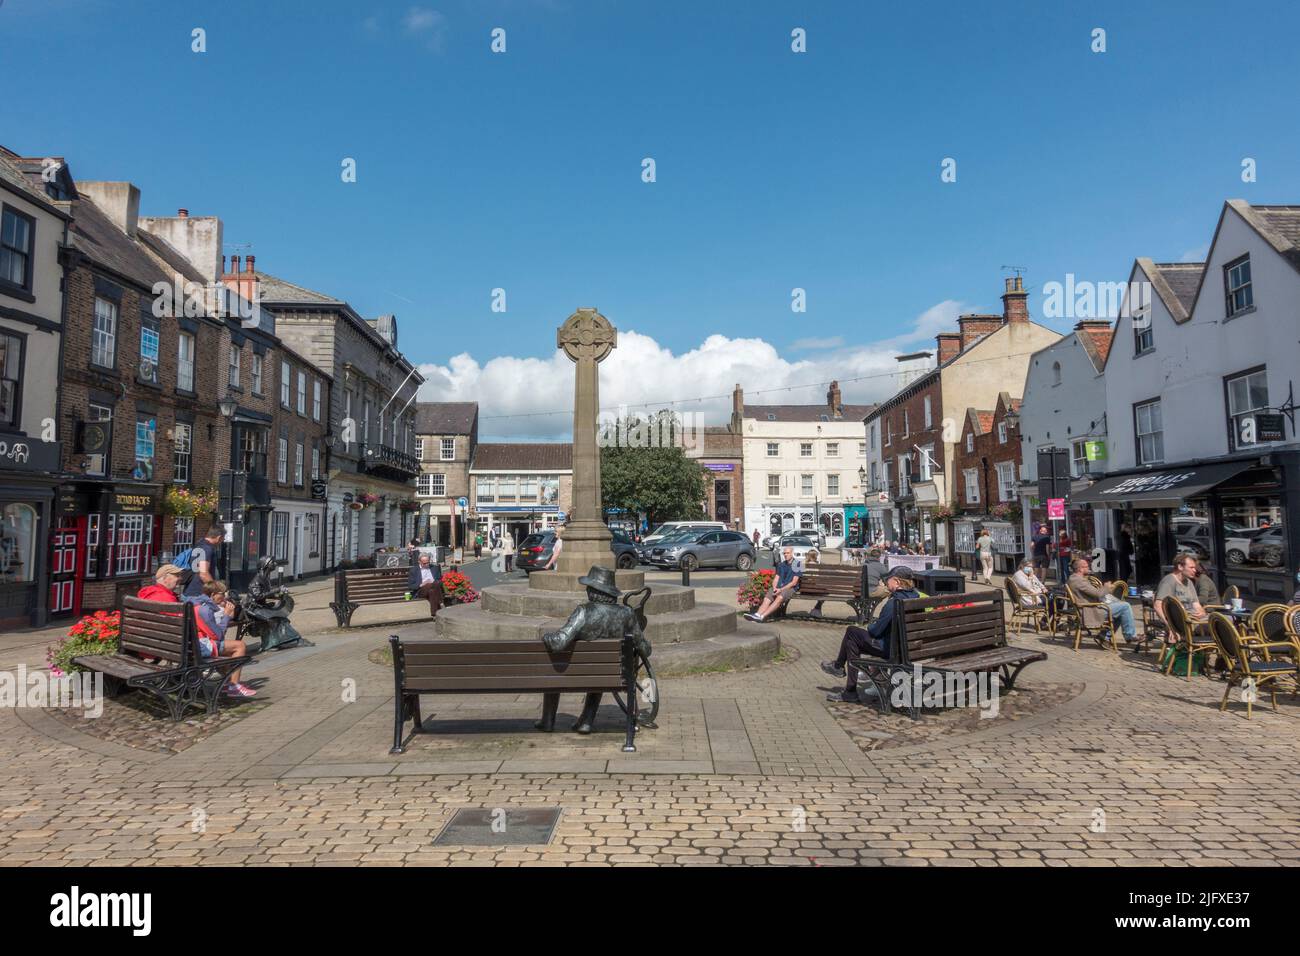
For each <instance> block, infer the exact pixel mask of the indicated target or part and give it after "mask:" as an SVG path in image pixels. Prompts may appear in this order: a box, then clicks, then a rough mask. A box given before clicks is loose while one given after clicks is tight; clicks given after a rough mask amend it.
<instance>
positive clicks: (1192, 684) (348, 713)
mask: <svg viewBox="0 0 1300 956" xmlns="http://www.w3.org/2000/svg"><path fill="white" fill-rule="evenodd" d="M386 633H387V632H386V631H376V630H369V629H367V630H360V631H356V630H354V631H352V632H322V633H312V634H310V636H311V637H312V638H313V639H314V640H316V641H317V642H318V643H317V646H316V647H313V648H305V649H297V650H291V651H286V652H281V653H279V654H278V656H277V655H270V656H268V658H267V659H265V660H263V661H262V662H261V663H259V664H258V666H257V667H256V668H254V669H253V670H252V671H250V678H253V682H254V683H256V684H258V685H259V686H260V694H259V697H258V702H259V705H260V709H258V710H256V711H255V712H252V713H249V714H247V716H245V717H244V718H243V719H241V720H239V721H238V722H236V723H234V724H233V725H231V726H229V727H225V728H222V729H221V730H220V731H219V732H217V733H214V734H212V735H211V736H208V737H206V738H203V739H200V740H198V741H196V742H194V743H193V745H192V746H190V747H188V748H186V749H184V750H182V751H180V752H176V753H165V752H149V751H146V750H141V749H137V748H133V747H129V746H124V745H122V744H121V743H119V742H116V741H115V740H114V739H113V738H112V736H111V735H108V736H107V737H101V736H93V735H89V734H86V733H83V732H81V730H79V729H78V728H77V726H76V724H75V722H74V723H71V724H70V723H65V722H63V721H61V720H59V719H58V718H56V717H55V716H53V715H51V714H50V713H49V712H47V711H39V710H26V709H17V710H12V709H10V710H4V711H0V765H3V767H4V768H5V772H4V776H3V778H2V779H0V863H3V864H6V865H31V866H66V865H75V864H80V863H89V862H109V861H113V862H122V863H128V864H132V865H149V864H193V863H197V862H205V863H236V864H243V863H247V864H269V865H285V864H324V865H349V866H350V865H363V866H376V865H378V866H384V865H399V864H407V865H409V864H421V863H437V864H448V863H450V864H453V865H479V864H493V865H500V866H520V865H540V864H559V863H568V864H581V865H586V864H596V865H607V864H617V863H647V864H665V863H675V864H676V863H679V864H690V865H700V864H719V863H732V864H734V863H782V864H798V865H823V866H826V865H843V864H854V863H858V864H872V863H885V864H893V865H906V866H996V865H1007V866H1062V865H1089V866H1131V865H1145V864H1152V863H1163V864H1171V865H1183V866H1195V865H1205V864H1229V865H1233V864H1250V865H1258V864H1293V863H1296V862H1298V861H1300V809H1297V808H1298V807H1300V776H1298V775H1297V774H1296V770H1295V768H1296V764H1297V756H1298V751H1300V747H1298V745H1297V734H1298V732H1300V702H1297V700H1296V698H1294V697H1291V696H1290V695H1288V696H1286V697H1285V698H1283V700H1282V701H1281V702H1280V712H1279V713H1277V714H1274V713H1272V712H1271V710H1270V709H1269V707H1268V705H1267V703H1266V702H1265V703H1264V704H1263V705H1262V706H1259V707H1257V709H1256V711H1255V715H1254V719H1253V720H1250V721H1247V720H1246V717H1245V711H1244V705H1243V704H1241V703H1237V702H1234V703H1233V704H1232V705H1231V706H1230V708H1229V712H1228V713H1226V714H1221V713H1220V712H1219V710H1218V702H1219V698H1220V697H1221V695H1222V693H1223V684H1222V683H1220V682H1217V681H1210V680H1206V679H1204V678H1196V679H1193V680H1192V681H1186V680H1181V679H1175V678H1169V677H1165V676H1163V675H1161V674H1158V673H1157V672H1155V670H1154V669H1153V667H1152V662H1153V659H1154V658H1153V657H1152V656H1151V655H1148V656H1147V657H1145V658H1142V657H1135V656H1134V655H1132V654H1128V653H1125V654H1124V655H1123V656H1122V657H1117V656H1116V655H1115V654H1114V653H1112V652H1110V651H1101V650H1098V649H1096V648H1095V647H1085V648H1083V649H1081V650H1080V651H1079V652H1078V653H1075V652H1074V651H1072V650H1071V649H1069V647H1068V646H1066V645H1065V644H1064V643H1062V642H1053V641H1051V640H1046V639H1041V638H1039V637H1036V636H1033V635H1029V634H1026V635H1025V636H1024V637H1023V638H1022V639H1019V640H1018V642H1019V643H1023V644H1026V645H1028V646H1036V647H1041V648H1043V649H1045V650H1047V651H1048V653H1049V655H1050V657H1049V659H1048V660H1047V661H1046V662H1043V663H1041V664H1035V665H1033V666H1031V667H1030V668H1028V669H1027V670H1026V671H1025V672H1024V673H1023V674H1022V676H1021V678H1020V681H1019V684H1018V686H1024V687H1025V688H1026V689H1028V690H1031V691H1032V690H1034V689H1035V688H1042V692H1043V693H1044V694H1047V693H1049V691H1050V689H1051V688H1059V687H1062V686H1073V687H1075V688H1080V687H1081V688H1082V689H1081V690H1079V692H1078V693H1072V694H1068V695H1061V696H1062V700H1060V701H1058V702H1056V705H1055V706H1047V707H1043V708H1034V709H1033V712H1030V713H1025V714H1024V715H1022V716H1021V717H1020V719H1017V720H1005V721H1004V720H994V721H978V720H973V721H957V722H956V723H955V725H954V726H953V727H952V729H951V732H948V733H942V734H938V733H930V732H928V731H927V733H925V734H920V735H918V736H917V737H916V738H915V739H909V740H908V741H906V742H904V743H903V744H902V745H899V746H892V747H889V748H885V749H879V750H872V751H871V752H869V753H867V752H864V751H863V750H862V749H861V748H860V747H859V746H858V745H857V744H856V743H855V742H854V739H853V737H852V736H850V734H849V733H847V732H846V730H845V727H844V726H842V725H841V724H840V723H839V722H838V721H837V719H836V717H835V716H833V715H832V712H831V709H830V706H831V705H828V704H827V703H826V702H825V701H824V700H823V697H824V693H825V690H826V689H828V688H830V687H831V686H832V681H831V679H830V678H828V677H826V675H824V674H822V672H821V671H820V670H819V669H818V667H817V662H818V660H820V659H822V658H825V657H829V656H831V655H832V654H833V652H834V648H835V646H836V645H837V643H838V637H839V633H840V632H839V629H838V628H833V627H829V626H822V625H815V624H798V625H790V626H782V637H783V639H784V640H785V641H787V642H788V643H789V644H790V645H792V646H793V647H794V648H796V649H797V650H798V651H799V652H800V654H799V656H798V659H797V660H795V661H792V662H787V663H777V664H772V665H768V666H766V667H763V668H759V669H756V670H751V671H743V672H733V673H726V674H709V675H699V676H693V677H684V678H678V679H673V680H667V681H664V682H663V688H662V695H663V707H662V710H661V714H660V721H659V723H660V728H659V729H658V730H656V731H648V732H644V733H642V734H641V735H639V737H638V748H639V751H638V753H636V754H623V753H621V752H620V749H619V748H620V744H621V739H622V735H621V733H620V731H619V723H618V720H617V718H618V717H619V716H621V715H619V714H618V711H617V709H616V708H614V707H613V706H612V705H609V706H606V707H605V708H603V710H602V714H601V721H602V727H601V731H600V732H599V733H597V734H593V735H592V736H591V737H585V738H584V737H578V736H576V735H574V734H572V733H569V732H567V729H566V730H565V731H563V732H561V731H557V732H556V733H555V734H553V735H549V736H546V735H541V734H538V733H536V732H534V731H532V729H531V721H532V719H534V717H535V716H536V713H537V709H538V700H537V698H535V697H527V696H523V697H518V698H510V697H501V698H495V697H493V698H489V697H483V698H459V697H448V698H426V699H425V714H426V717H428V718H429V720H428V725H429V728H430V729H431V730H432V733H428V734H422V735H419V736H417V737H415V738H414V739H413V740H412V741H411V743H410V745H409V747H408V750H407V752H406V753H405V754H404V755H401V756H390V755H389V754H388V748H389V746H390V744H391V735H392V724H391V719H392V709H391V708H392V702H391V694H392V689H391V679H392V678H391V671H389V670H388V669H387V668H385V667H383V666H380V665H378V664H375V663H372V662H370V661H369V660H368V659H367V655H368V653H369V652H370V651H372V650H373V649H374V648H375V647H376V646H377V645H378V644H379V643H381V642H382V639H383V635H384V634H386ZM42 653H43V647H42V646H38V645H37V644H35V643H31V642H23V641H16V642H13V643H10V644H7V645H5V646H4V647H3V648H2V649H0V669H5V670H10V669H12V668H14V667H15V666H16V665H17V664H18V663H20V662H24V663H27V664H28V665H29V666H32V665H34V664H37V663H39V661H40V660H41V655H42ZM254 674H255V676H254ZM578 704H579V701H578V698H576V697H575V698H567V697H566V698H565V700H564V703H563V705H562V707H561V712H562V714H564V713H567V714H570V715H573V714H576V712H577V708H578ZM930 716H931V717H932V716H933V715H930ZM875 719H876V718H874V717H873V715H872V713H871V712H870V711H866V710H864V711H862V712H860V713H859V714H857V715H855V716H853V717H852V718H851V720H852V721H853V724H854V727H855V729H859V730H862V729H870V726H869V725H870V724H871V722H872V721H873V720H875ZM898 719H904V720H905V719H906V718H893V720H898ZM922 719H923V720H927V719H929V718H928V717H923V718H922ZM940 719H942V718H940ZM560 726H562V727H564V726H566V725H565V723H564V722H563V720H562V721H561V723H560ZM892 726H894V725H893V724H889V723H886V722H881V723H879V727H880V728H881V730H883V731H885V732H889V728H890V727H892ZM461 807H483V808H496V807H503V808H518V807H559V808H562V810H563V814H562V816H561V819H560V822H559V825H558V827H557V829H556V832H555V835H554V837H553V838H552V840H551V842H550V843H549V844H548V845H546V846H515V847H493V848H473V849H471V848H458V847H438V848H434V847H433V846H432V842H433V839H434V837H435V836H436V835H437V834H438V832H439V831H440V830H441V828H442V827H443V826H444V825H445V824H446V823H447V822H448V820H449V819H450V817H451V815H452V813H453V812H454V811H455V810H456V809H458V808H461Z"/></svg>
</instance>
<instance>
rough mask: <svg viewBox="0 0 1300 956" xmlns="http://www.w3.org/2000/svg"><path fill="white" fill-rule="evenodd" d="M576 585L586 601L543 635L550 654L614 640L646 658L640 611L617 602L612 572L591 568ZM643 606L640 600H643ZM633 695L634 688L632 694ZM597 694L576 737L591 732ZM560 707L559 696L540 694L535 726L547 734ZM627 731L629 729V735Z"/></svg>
mask: <svg viewBox="0 0 1300 956" xmlns="http://www.w3.org/2000/svg"><path fill="white" fill-rule="evenodd" d="M578 583H579V584H582V585H584V586H585V587H586V588H587V601H586V603H584V604H579V605H578V606H577V607H576V608H574V609H573V613H572V614H570V615H569V619H568V620H567V621H565V622H564V626H563V627H561V628H560V629H559V630H558V631H551V632H550V633H547V634H543V635H542V640H543V641H544V642H545V644H546V647H547V648H548V649H549V650H550V651H551V652H552V653H558V652H562V651H566V650H568V649H569V648H570V647H572V646H573V644H574V642H575V641H600V640H616V641H624V642H627V641H630V642H631V644H632V649H633V650H634V651H635V652H637V653H639V654H640V655H641V656H643V657H646V658H648V657H649V656H650V642H649V641H647V640H646V639H645V634H644V632H643V623H642V622H643V621H644V613H643V612H641V611H640V608H634V607H629V606H627V605H626V604H620V603H619V597H620V592H619V590H618V587H617V585H615V583H614V572H613V571H611V570H609V569H608V568H601V567H593V568H591V570H589V571H588V572H587V574H586V576H585V577H581V578H579V579H578ZM643 603H644V600H643ZM632 692H633V693H635V689H633V691H632ZM600 698H601V695H600V694H599V693H593V694H588V695H587V697H586V700H585V701H584V703H583V706H582V714H581V716H579V717H578V721H577V723H575V724H574V725H573V729H574V730H575V731H576V732H578V733H580V734H589V733H591V729H592V724H593V722H594V721H595V719H596V709H597V708H598V707H599V706H600ZM559 706H560V695H559V694H543V695H542V718H541V720H539V721H537V723H536V724H534V725H533V726H535V727H536V728H537V729H538V730H542V731H545V732H547V733H550V732H551V731H552V730H554V729H555V712H556V710H557V709H558V708H559ZM630 734H631V731H630V730H629V736H630Z"/></svg>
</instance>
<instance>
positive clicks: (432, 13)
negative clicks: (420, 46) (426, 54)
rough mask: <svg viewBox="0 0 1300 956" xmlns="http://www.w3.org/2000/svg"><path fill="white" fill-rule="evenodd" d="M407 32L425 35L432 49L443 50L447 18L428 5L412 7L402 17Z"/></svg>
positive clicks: (412, 34)
mask: <svg viewBox="0 0 1300 956" xmlns="http://www.w3.org/2000/svg"><path fill="white" fill-rule="evenodd" d="M402 24H403V26H405V27H406V32H407V33H408V34H409V35H411V36H419V37H423V38H424V40H425V43H426V44H427V45H428V47H429V48H430V49H431V50H437V51H441V50H442V40H443V34H445V33H446V31H447V18H446V17H445V16H443V15H442V14H441V13H439V12H438V11H437V10H431V9H429V8H428V7H411V8H410V9H409V10H407V11H406V16H404V17H403V18H402Z"/></svg>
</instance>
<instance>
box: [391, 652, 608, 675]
mask: <svg viewBox="0 0 1300 956" xmlns="http://www.w3.org/2000/svg"><path fill="white" fill-rule="evenodd" d="M403 657H404V659H405V661H406V669H407V670H408V671H410V670H412V669H413V668H416V667H429V666H446V667H463V666H465V665H467V664H474V665H491V664H547V663H550V662H552V661H554V662H555V666H557V667H560V666H564V667H572V666H574V665H577V664H619V663H621V661H622V657H621V656H620V655H619V654H609V653H600V652H597V653H579V654H573V655H558V654H557V655H555V656H552V655H550V654H412V653H411V652H410V651H407V652H405V653H404V655H403Z"/></svg>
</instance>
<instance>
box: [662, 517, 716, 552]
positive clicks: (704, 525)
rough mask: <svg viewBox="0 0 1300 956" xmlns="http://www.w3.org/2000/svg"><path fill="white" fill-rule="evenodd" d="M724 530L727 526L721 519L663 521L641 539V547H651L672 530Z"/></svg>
mask: <svg viewBox="0 0 1300 956" xmlns="http://www.w3.org/2000/svg"><path fill="white" fill-rule="evenodd" d="M686 530H691V531H726V530H727V526H726V525H725V524H723V523H722V522H721V521H665V522H664V523H663V524H661V525H660V526H659V527H657V528H655V529H654V530H653V531H651V532H650V533H649V534H648V535H646V536H645V537H644V538H642V539H641V547H642V548H650V547H653V546H654V544H655V542H657V541H659V540H660V539H661V538H664V537H666V536H667V535H670V534H672V533H673V532H674V531H686Z"/></svg>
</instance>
